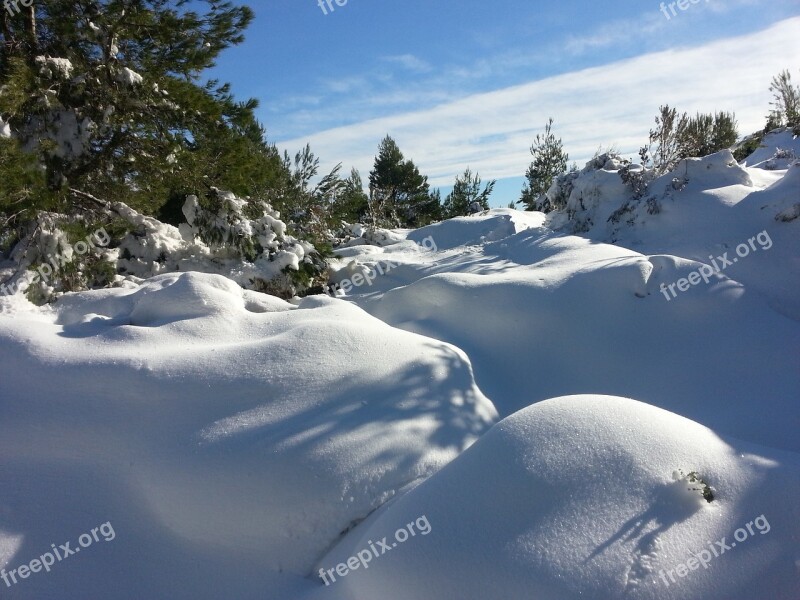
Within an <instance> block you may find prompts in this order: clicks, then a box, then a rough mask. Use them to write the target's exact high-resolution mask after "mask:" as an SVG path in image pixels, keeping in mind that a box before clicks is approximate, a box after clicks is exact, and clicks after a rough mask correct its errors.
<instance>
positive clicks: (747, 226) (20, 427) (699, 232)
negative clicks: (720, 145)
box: [0, 134, 800, 600]
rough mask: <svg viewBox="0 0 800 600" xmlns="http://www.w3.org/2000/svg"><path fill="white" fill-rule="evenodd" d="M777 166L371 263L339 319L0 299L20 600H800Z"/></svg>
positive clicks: (795, 244)
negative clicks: (60, 552) (68, 552)
mask: <svg viewBox="0 0 800 600" xmlns="http://www.w3.org/2000/svg"><path fill="white" fill-rule="evenodd" d="M780 136H782V137H780ZM766 145H767V146H768V147H767V148H763V149H760V150H759V151H757V152H756V154H755V155H753V157H751V158H750V159H748V161H747V163H746V164H745V165H743V166H740V165H737V164H736V163H735V162H733V161H732V159H731V157H730V154H729V153H727V152H723V153H719V154H717V155H713V156H711V157H706V158H704V159H698V160H691V161H688V162H686V163H684V164H682V165H680V166H679V167H678V169H677V170H676V172H675V173H673V174H670V175H667V176H665V177H664V178H662V180H658V181H656V182H655V183H654V184H653V186H652V188H651V189H653V190H655V194H656V201H657V204H658V206H659V210H658V211H652V207H653V206H654V204H653V202H650V203H649V204H648V203H647V202H646V199H644V200H643V201H642V202H640V203H636V202H633V201H631V199H630V198H629V197H627V196H626V194H625V191H624V190H621V189H620V188H619V185H618V182H619V177H618V175H617V174H616V173H615V172H614V171H609V170H604V169H596V170H593V171H592V172H587V173H585V174H584V175H583V176H582V178H581V179H579V180H578V185H576V186H575V189H574V190H573V194H574V195H573V197H572V198H571V199H570V202H571V203H572V204H571V206H572V207H573V208H574V209H575V212H574V216H575V218H574V219H573V220H572V221H570V222H566V221H564V220H563V219H562V218H560V217H559V216H557V215H556V216H554V215H552V214H551V215H548V216H545V215H543V214H541V213H524V212H519V211H515V210H510V209H497V210H492V211H488V212H486V213H483V214H480V215H476V216H473V217H464V218H459V219H452V220H450V221H446V222H443V223H439V224H436V225H432V226H430V227H426V228H423V229H420V230H416V231H410V232H409V231H396V232H384V233H383V234H381V235H378V236H371V237H370V238H369V239H357V240H354V241H353V242H351V243H350V244H348V246H347V247H345V248H340V249H338V250H337V253H338V254H339V256H340V257H341V258H340V259H339V260H338V261H337V264H336V268H338V269H340V270H339V272H338V274H337V275H336V276H335V278H334V279H335V280H336V281H338V282H339V283H340V284H346V285H342V287H343V288H346V290H347V292H346V293H340V296H339V297H338V298H328V297H325V296H316V297H310V298H307V299H304V300H303V301H300V302H298V303H287V302H283V301H281V300H277V299H274V298H271V297H269V296H265V295H262V294H258V293H256V292H252V291H247V290H242V289H241V288H240V287H239V286H238V285H236V284H235V283H233V282H232V281H230V280H229V279H226V278H224V277H222V276H220V275H215V274H200V273H180V274H178V273H174V274H164V275H159V276H157V277H154V278H151V279H149V280H147V281H145V282H144V283H143V284H142V285H140V286H137V285H134V284H130V285H127V286H125V287H123V288H118V289H112V290H104V291H95V292H87V293H81V294H72V295H67V296H66V297H64V298H62V299H61V300H59V302H57V303H56V304H55V305H53V306H52V307H48V308H37V307H34V306H33V305H31V304H29V303H28V302H27V301H26V300H24V298H23V297H22V296H19V295H17V296H13V297H2V298H0V375H1V376H2V383H0V457H1V458H0V567H2V568H3V569H4V570H3V571H2V572H0V576H2V575H3V574H5V576H6V577H7V578H8V581H9V582H10V581H11V580H12V579H15V581H16V583H11V584H10V585H7V584H6V583H5V582H4V580H0V598H14V599H17V598H19V599H37V600H39V599H42V598H56V597H59V598H86V597H97V598H105V599H128V598H130V599H134V598H136V599H140V598H187V599H190V598H192V599H194V598H197V599H205V598H208V599H217V598H221V597H225V598H237V599H240V598H241V599H247V598H254V599H255V598H276V599H287V600H290V599H291V600H294V599H300V600H303V599H307V600H317V599H329V600H344V599H355V600H361V599H367V598H376V597H377V598H385V599H387V600H404V599H413V600H426V599H428V598H430V599H434V598H435V599H437V600H439V599H445V600H449V599H453V600H470V599H475V600H484V599H495V598H510V599H517V598H520V599H522V598H525V599H541V600H560V599H578V598H593V599H598V600H604V599H615V598H620V599H622V598H625V599H650V598H652V599H667V600H670V599H673V598H674V599H676V600H677V599H681V600H694V599H697V600H700V599H703V600H714V599H718V600H723V599H727V600H731V599H733V600H753V599H754V598H770V599H771V600H798V599H799V598H800V503H798V498H800V436H798V434H797V432H798V428H800V402H798V399H800V352H798V349H800V218H796V216H793V215H794V211H795V210H798V207H800V165H798V164H796V163H795V161H793V160H789V159H787V158H785V157H786V156H788V153H789V152H795V153H797V154H800V147H798V146H799V144H798V140H793V139H791V137H790V136H787V135H786V134H778V135H777V136H771V137H770V138H768V140H767V144H766ZM779 147H780V148H782V149H783V150H784V151H785V152H782V153H779V152H778V151H777V149H778V148H779ZM776 155H778V156H777V157H776ZM781 157H784V158H781ZM770 161H772V162H770ZM674 179H679V181H678V182H677V183H676V182H674V181H673V180H674ZM648 209H650V210H648ZM614 214H617V215H619V214H623V215H624V217H623V218H621V219H617V220H616V222H614V220H612V221H609V220H608V219H609V217H610V216H611V215H614ZM798 215H800V210H798ZM575 223H581V224H582V225H581V232H580V234H579V235H573V234H571V231H572V229H574V225H575ZM723 259H724V260H723ZM734 259H736V260H735V261H734ZM728 263H729V264H728ZM501 419H502V420H501ZM704 494H705V496H706V497H704ZM709 499H711V502H708V500H709ZM101 524H108V526H106V527H105V529H100V533H101V534H103V532H105V533H106V534H107V533H108V531H109V527H111V526H113V532H114V535H113V536H110V535H106V536H105V537H102V536H97V534H96V533H95V534H94V535H95V537H96V538H98V539H94V541H93V543H89V544H87V545H85V546H84V545H83V544H82V542H81V540H83V541H84V542H85V541H87V540H88V541H90V542H92V537H91V536H92V533H91V532H92V529H93V528H94V529H95V530H96V531H97V529H98V528H99V527H100V526H101ZM83 534H86V535H88V536H89V537H81V536H82V535H83ZM109 538H110V539H109ZM106 539H108V541H106ZM67 541H71V545H72V548H76V547H77V548H80V549H81V550H82V552H81V554H77V553H76V554H74V555H72V556H67V557H63V560H56V561H55V563H54V565H53V566H52V567H50V566H48V568H49V569H50V570H49V572H46V571H44V570H42V569H41V564H39V565H37V560H38V562H39V563H41V562H43V561H47V560H49V559H47V558H46V557H45V555H46V554H47V553H48V552H56V551H57V549H58V548H59V547H60V545H62V544H64V543H65V542H67ZM53 545H54V546H53ZM40 557H45V558H41V559H40ZM32 561H33V562H32ZM21 566H22V567H23V568H22V569H20V567H21ZM37 566H38V567H39V569H38V570H37V569H34V567H37ZM12 570H13V573H14V575H13V577H11V576H10V573H11V572H12ZM23 574H25V575H26V577H24V578H23V577H22V575H23ZM320 574H322V577H320ZM326 583H327V585H326Z"/></svg>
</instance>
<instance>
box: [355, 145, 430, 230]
mask: <svg viewBox="0 0 800 600" xmlns="http://www.w3.org/2000/svg"><path fill="white" fill-rule="evenodd" d="M369 195H370V197H369V208H370V217H371V219H372V224H373V225H374V226H379V227H383V226H388V227H401V226H402V227H419V226H421V225H425V224H427V223H429V222H431V221H432V220H435V219H437V218H440V217H441V203H440V201H439V196H438V195H437V194H435V193H431V191H430V186H429V185H428V178H427V177H426V176H424V175H421V174H420V172H419V169H418V168H417V166H416V165H415V164H414V162H413V161H412V160H406V159H405V157H404V156H403V153H402V152H401V151H400V148H399V147H398V146H397V143H396V142H395V141H394V140H393V139H392V138H391V137H390V136H388V135H387V136H386V137H385V138H384V139H383V140H382V141H381V143H380V146H379V147H378V155H377V156H376V157H375V164H374V166H373V168H372V171H371V172H370V174H369Z"/></svg>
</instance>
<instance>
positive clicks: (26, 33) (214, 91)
mask: <svg viewBox="0 0 800 600" xmlns="http://www.w3.org/2000/svg"><path fill="white" fill-rule="evenodd" d="M204 5H205V10H204V11H201V12H198V11H197V10H195V8H203V6H204ZM252 16H253V15H252V11H251V10H250V9H249V8H247V7H236V6H233V4H232V3H231V2H226V1H222V2H195V3H189V2H186V1H184V0H179V1H177V2H174V1H169V0H136V1H125V2H120V1H119V0H83V1H81V2H78V3H76V2H74V1H73V0H37V1H36V2H35V3H34V4H33V6H32V7H30V8H29V9H25V8H23V11H22V12H21V13H19V14H17V15H13V16H8V17H7V18H5V20H4V27H3V31H2V37H3V39H2V41H3V42H4V43H2V44H0V90H2V91H0V115H2V117H3V118H4V119H5V120H6V121H7V122H9V124H10V125H11V128H12V130H13V131H14V132H15V135H16V136H17V137H18V138H19V139H20V141H21V142H22V144H23V146H25V147H26V148H30V149H32V151H33V154H34V156H35V157H36V158H37V159H38V161H39V162H40V164H41V165H42V166H43V167H44V168H45V173H46V181H47V184H48V186H49V188H50V189H51V190H52V191H53V192H58V191H60V190H63V189H64V188H65V187H66V186H69V187H73V188H79V189H81V190H83V191H86V192H89V193H91V194H93V195H95V196H98V197H103V198H114V199H115V200H121V201H125V202H127V203H129V204H130V205H131V206H133V207H136V208H138V209H140V210H143V211H145V212H149V213H153V212H155V211H156V210H157V209H158V208H159V207H160V206H161V205H162V204H164V203H165V202H166V200H167V199H168V198H170V197H171V196H177V195H181V194H182V195H186V194H187V193H198V192H199V191H200V190H198V189H197V186H198V185H203V184H204V183H205V184H207V185H208V186H211V185H218V186H221V187H224V188H226V189H231V190H234V191H235V192H237V193H246V192H253V193H255V192H257V191H261V189H264V188H267V187H269V186H270V185H271V184H272V183H274V180H277V179H279V178H280V177H281V169H282V165H281V162H280V160H279V157H278V156H277V152H276V151H275V150H274V148H270V147H269V146H268V145H267V144H266V142H265V141H264V139H263V129H261V127H260V125H258V123H257V122H256V120H255V118H254V116H253V115H254V110H255V108H256V106H257V104H256V102H255V101H252V100H250V101H247V102H243V103H238V102H235V101H234V100H233V98H232V97H231V95H230V93H229V89H228V86H225V85H222V86H220V85H218V83H217V82H214V81H212V82H209V83H208V84H206V85H205V86H200V85H198V84H197V83H196V81H197V79H198V78H199V77H200V75H201V73H202V72H203V71H204V70H205V69H208V68H209V67H211V66H213V65H214V62H215V60H216V58H217V56H218V55H219V53H220V52H221V51H222V50H224V49H225V48H227V47H230V46H231V45H234V44H238V43H240V42H241V41H242V39H243V38H242V32H243V30H244V29H245V28H246V27H247V25H248V24H249V22H250V21H251V19H252ZM44 57H53V58H44ZM66 61H69V62H66ZM0 168H1V167H0ZM63 198H64V199H65V200H66V199H67V197H66V196H64V197H63ZM70 202H71V201H70ZM80 208H81V207H80V206H75V205H74V204H73V205H71V206H69V205H68V206H66V207H64V208H63V212H66V213H72V212H74V211H75V210H79V209H80Z"/></svg>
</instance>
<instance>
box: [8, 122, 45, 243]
mask: <svg viewBox="0 0 800 600" xmlns="http://www.w3.org/2000/svg"><path fill="white" fill-rule="evenodd" d="M57 204H58V199H57V197H56V195H55V194H52V193H51V192H50V191H49V190H47V186H46V185H45V177H44V172H43V171H42V169H40V168H39V166H38V165H37V163H36V160H35V158H34V157H32V156H30V155H29V154H25V153H24V152H22V150H20V148H19V143H18V142H17V141H16V140H14V139H10V138H3V137H0V230H2V229H3V228H4V227H9V226H13V225H15V224H19V223H25V222H26V221H29V220H31V219H33V218H34V217H35V216H36V213H37V211H39V210H50V209H53V208H54V207H55V206H56V205H57Z"/></svg>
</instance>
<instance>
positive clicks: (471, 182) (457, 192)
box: [443, 168, 497, 219]
mask: <svg viewBox="0 0 800 600" xmlns="http://www.w3.org/2000/svg"><path fill="white" fill-rule="evenodd" d="M496 183H497V182H496V181H495V180H492V181H490V182H488V183H487V184H486V186H485V187H484V188H483V191H481V177H480V175H479V174H478V173H475V174H474V175H473V174H472V171H471V170H470V169H469V168H467V170H466V171H464V174H463V175H459V176H457V177H456V182H455V185H454V186H453V191H452V192H450V193H449V194H448V195H447V198H446V199H445V201H444V207H443V212H444V218H445V219H450V218H452V217H461V216H464V215H468V214H470V213H473V212H478V211H476V210H474V209H473V206H474V207H476V208H478V210H489V196H491V195H492V191H493V190H494V186H495V184H496Z"/></svg>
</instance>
